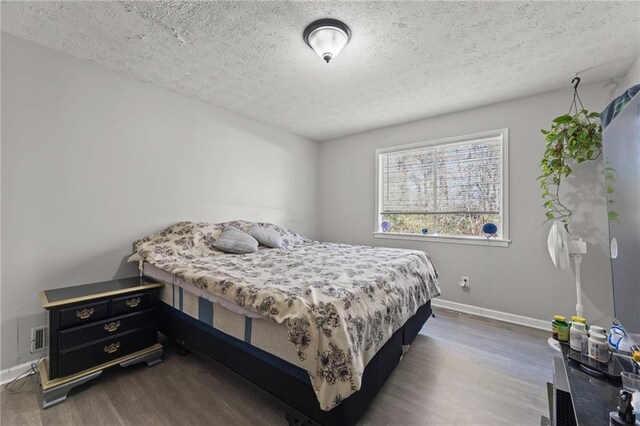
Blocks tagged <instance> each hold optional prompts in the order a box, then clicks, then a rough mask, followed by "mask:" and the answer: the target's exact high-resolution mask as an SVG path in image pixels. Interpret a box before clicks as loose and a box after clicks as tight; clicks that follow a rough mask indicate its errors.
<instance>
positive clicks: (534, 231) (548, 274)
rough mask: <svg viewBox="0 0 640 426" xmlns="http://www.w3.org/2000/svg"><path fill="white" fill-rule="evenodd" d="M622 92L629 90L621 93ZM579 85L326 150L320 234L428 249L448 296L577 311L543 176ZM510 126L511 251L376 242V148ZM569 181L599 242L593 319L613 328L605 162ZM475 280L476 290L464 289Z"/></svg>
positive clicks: (590, 293) (583, 224)
mask: <svg viewBox="0 0 640 426" xmlns="http://www.w3.org/2000/svg"><path fill="white" fill-rule="evenodd" d="M581 89H582V90H581V97H582V100H583V102H584V104H585V106H586V107H587V108H588V109H590V110H593V111H601V109H602V108H604V106H605V105H606V104H607V103H608V102H609V100H610V99H611V98H612V96H613V94H614V93H613V90H617V89H613V86H607V87H605V83H600V84H592V85H585V86H582V87H581ZM618 89H619V88H618ZM571 96H572V91H571V90H570V89H567V90H562V91H556V92H550V93H545V94H541V95H537V96H531V97H527V98H523V99H518V100H514V101H509V102H503V103H499V104H494V105H489V106H486V107H482V108H476V109H472V110H467V111H462V112H458V113H453V114H447V115H443V116H439V117H434V118H429V119H425V120H420V121H415V122H411V123H406V124H401V125H397V126H392V127H387V128H383V129H379V130H375V131H370V132H366V133H360V134H357V135H353V136H348V137H344V138H340V139H336V140H332V141H328V142H323V143H322V144H321V145H320V202H319V208H320V210H319V220H320V236H321V238H322V239H323V240H327V241H339V242H345V243H356V244H367V245H378V246H381V245H387V246H394V247H406V248H415V249H421V250H426V251H427V252H428V253H429V254H430V255H431V256H432V257H433V259H434V261H435V264H436V267H437V269H438V272H439V274H440V284H441V288H442V292H443V294H442V298H443V299H446V300H449V301H454V302H458V303H464V304H469V305H474V306H477V307H481V308H485V309H495V310H499V311H504V312H508V313H512V314H518V315H524V316H528V317H533V318H537V319H542V320H547V319H549V318H551V317H552V315H553V314H555V313H564V314H566V315H571V314H572V313H573V312H575V303H576V301H575V298H576V296H575V284H574V278H573V275H572V273H571V272H569V271H559V270H557V269H555V267H554V266H553V264H552V262H551V260H550V258H549V255H548V252H547V243H546V239H547V233H548V230H549V224H543V222H544V210H543V208H542V207H541V204H542V201H541V199H540V191H539V187H538V183H537V182H536V177H537V176H538V175H539V174H540V173H539V168H538V167H539V166H538V164H539V160H540V158H541V156H542V154H543V151H544V139H543V137H542V135H541V134H540V129H541V128H549V125H550V122H551V120H552V119H553V118H554V117H556V116H558V115H561V114H563V113H566V111H567V110H568V108H569V105H570V103H571ZM503 127H508V128H509V137H510V141H509V144H510V145H509V150H510V158H509V168H510V177H509V185H510V191H509V208H510V217H509V221H510V226H509V228H510V229H509V235H510V238H511V240H512V243H511V245H510V246H509V247H508V248H501V247H487V246H471V245H461V244H452V243H442V242H440V243H432V242H421V241H419V242H414V241H401V240H388V239H384V240H382V239H375V238H374V237H373V235H372V233H373V231H374V226H375V224H374V192H375V184H374V151H375V149H377V148H382V147H389V146H394V145H401V144H407V143H412V142H420V141H427V140H432V139H439V138H445V137H450V136H457V135H463V134H469V133H475V132H480V131H485V130H493V129H499V128H503ZM575 172H576V173H575V176H573V177H571V178H570V180H569V182H568V183H569V184H571V185H573V186H574V187H575V188H577V190H578V191H571V192H572V193H573V194H576V195H574V196H572V197H571V198H569V199H570V203H571V204H572V205H574V206H575V207H576V209H577V214H575V219H574V220H575V222H576V223H575V226H574V227H573V230H574V234H575V235H577V236H580V237H583V238H584V239H585V240H587V241H588V243H589V247H588V250H589V253H588V254H587V256H586V257H585V260H584V265H583V277H584V279H583V287H584V288H583V304H584V306H585V312H586V315H587V317H588V319H590V320H592V321H595V322H598V323H602V324H603V325H607V322H608V318H609V316H610V315H611V313H612V306H613V305H612V303H613V302H612V295H611V276H610V266H609V261H608V257H607V244H608V229H607V217H606V206H605V200H604V193H603V189H604V188H603V184H601V182H602V164H601V161H596V162H594V163H592V164H585V165H583V166H580V167H577V168H576V170H575ZM461 275H469V276H470V283H471V288H470V291H468V292H466V291H463V290H462V289H461V288H460V287H459V286H458V284H457V283H458V281H459V280H460V277H461Z"/></svg>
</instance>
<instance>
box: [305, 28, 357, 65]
mask: <svg viewBox="0 0 640 426" xmlns="http://www.w3.org/2000/svg"><path fill="white" fill-rule="evenodd" d="M303 38H304V41H305V43H307V44H308V45H309V47H311V48H312V49H313V50H314V51H315V52H316V53H317V54H318V56H320V57H321V58H322V59H324V60H325V61H326V62H327V63H329V62H330V61H331V60H332V59H333V58H335V57H336V56H338V54H339V53H340V51H341V50H342V49H343V48H344V47H345V46H346V45H347V43H348V42H349V39H350V38H351V30H350V29H349V27H347V25H346V24H345V23H344V22H341V21H338V20H337V19H319V20H317V21H314V22H312V23H310V24H309V25H308V26H307V28H305V29H304V34H303Z"/></svg>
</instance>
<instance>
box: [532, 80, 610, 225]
mask: <svg viewBox="0 0 640 426" xmlns="http://www.w3.org/2000/svg"><path fill="white" fill-rule="evenodd" d="M575 88H576V89H577V85H576V87H575ZM576 95H577V94H576ZM576 95H574V104H572V107H573V106H574V105H575V99H576V98H575V96H576ZM578 99H579V98H578ZM580 106H582V102H580ZM541 132H542V134H544V135H545V141H546V149H545V151H544V156H543V157H542V160H541V161H540V168H541V169H542V174H541V175H540V176H539V177H538V180H539V181H540V188H541V189H542V199H543V200H544V204H543V206H544V208H545V210H546V217H547V220H548V221H549V220H559V221H561V222H563V223H564V225H565V227H567V228H568V226H569V224H570V223H571V217H572V215H573V212H572V211H571V210H570V209H569V208H568V207H567V206H565V205H564V204H563V203H562V201H561V200H560V195H559V194H560V185H561V183H562V180H563V179H566V178H567V177H569V175H571V172H572V168H571V167H572V166H573V165H574V164H580V163H584V162H585V161H591V160H595V159H596V158H598V157H599V156H600V154H602V126H601V124H600V115H599V114H598V113H597V112H589V111H587V110H586V109H584V107H583V108H582V109H580V110H577V107H576V111H575V114H571V113H569V114H565V115H561V116H559V117H556V118H554V119H553V122H552V124H551V129H549V130H545V129H542V130H541ZM609 190H610V189H609V188H607V192H609ZM612 190H613V188H611V192H613V191H612Z"/></svg>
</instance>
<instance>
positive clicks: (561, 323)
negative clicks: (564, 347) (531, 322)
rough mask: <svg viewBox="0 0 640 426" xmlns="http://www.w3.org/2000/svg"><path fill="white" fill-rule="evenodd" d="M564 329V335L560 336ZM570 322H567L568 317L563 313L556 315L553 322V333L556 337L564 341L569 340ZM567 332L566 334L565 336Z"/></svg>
mask: <svg viewBox="0 0 640 426" xmlns="http://www.w3.org/2000/svg"><path fill="white" fill-rule="evenodd" d="M561 330H562V337H564V339H561V338H560V332H561ZM568 332H569V324H567V319H566V318H565V317H564V316H563V315H554V316H553V322H552V323H551V333H552V336H553V338H554V339H556V340H560V341H562V342H566V341H567V340H569V333H568ZM565 334H566V336H565Z"/></svg>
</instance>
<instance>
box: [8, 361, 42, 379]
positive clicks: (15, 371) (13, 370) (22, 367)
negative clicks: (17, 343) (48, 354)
mask: <svg viewBox="0 0 640 426" xmlns="http://www.w3.org/2000/svg"><path fill="white" fill-rule="evenodd" d="M33 362H35V361H28V362H24V363H22V364H18V365H16V366H14V367H9V368H5V369H4V370H0V385H4V384H5V383H8V382H10V381H12V380H13V379H15V378H16V377H18V376H19V375H20V374H22V373H24V372H25V371H27V370H28V369H29V368H31V363H33Z"/></svg>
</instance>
